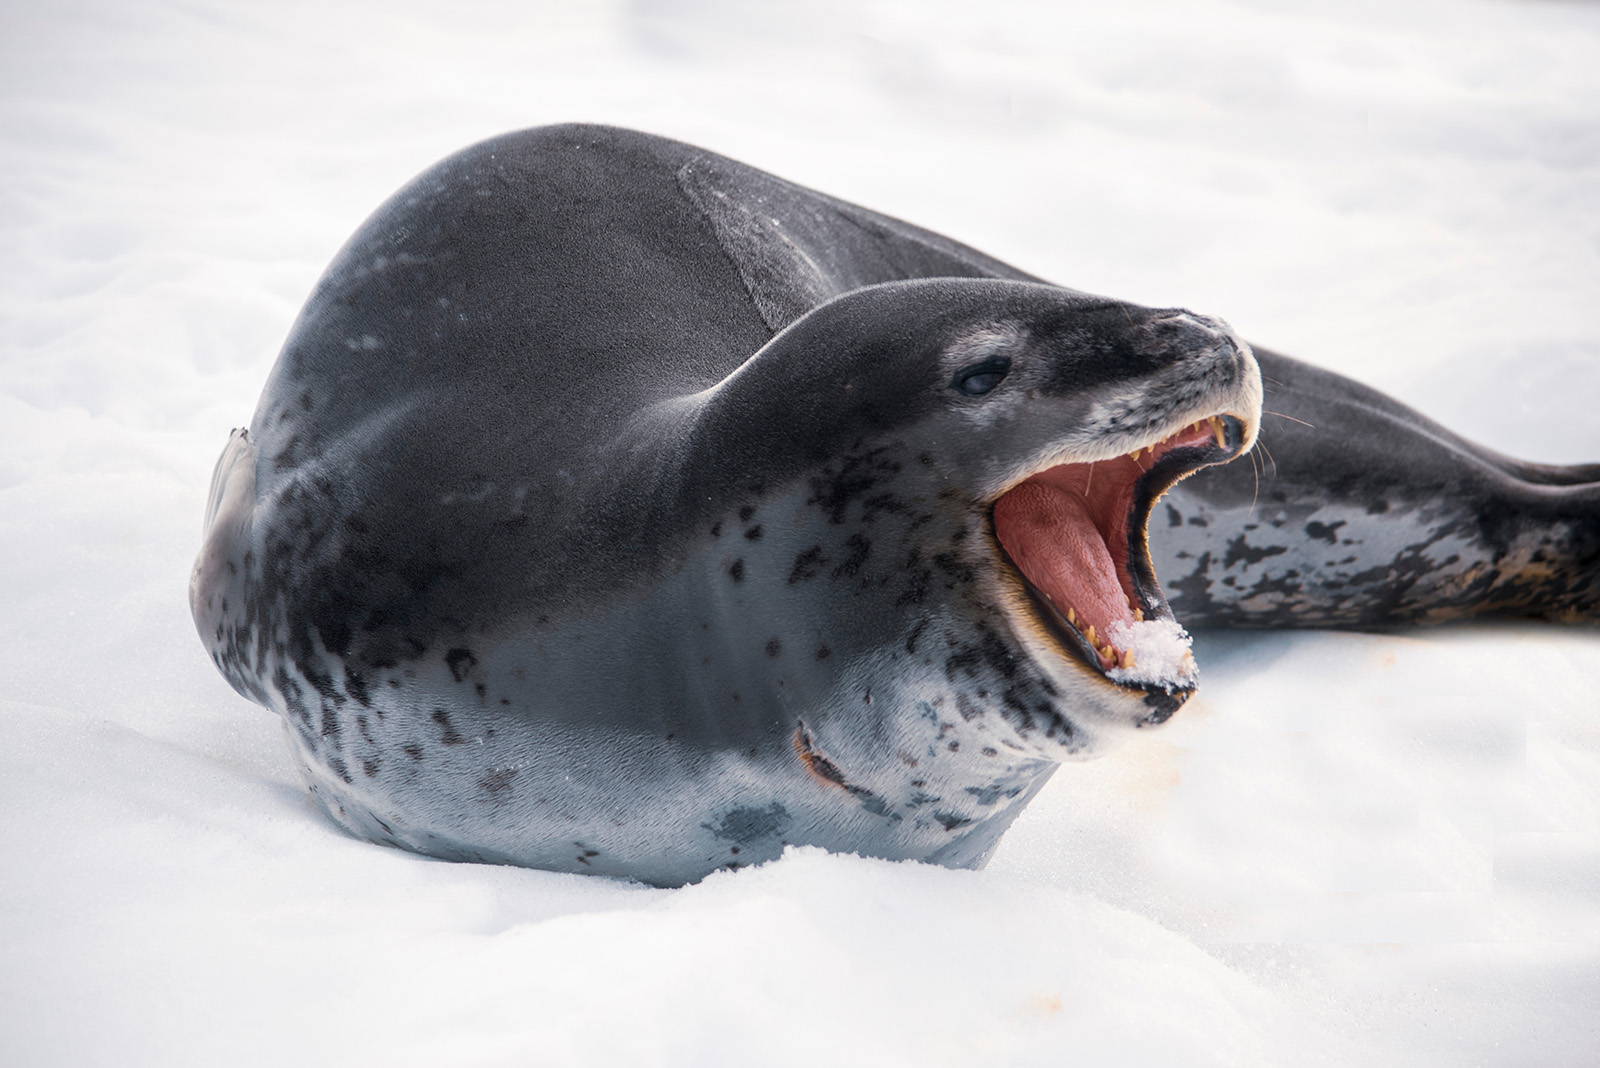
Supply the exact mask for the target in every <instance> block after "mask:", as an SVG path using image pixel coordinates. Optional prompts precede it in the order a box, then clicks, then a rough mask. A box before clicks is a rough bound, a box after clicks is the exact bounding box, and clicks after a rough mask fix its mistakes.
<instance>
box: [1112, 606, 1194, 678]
mask: <svg viewBox="0 0 1600 1068" xmlns="http://www.w3.org/2000/svg"><path fill="white" fill-rule="evenodd" d="M1106 637H1107V638H1108V639H1109V640H1110V642H1111V644H1112V645H1113V646H1115V647H1116V648H1118V649H1121V650H1122V651H1123V652H1127V653H1132V654H1133V666H1132V667H1119V668H1113V669H1112V670H1110V671H1108V672H1106V675H1107V676H1108V677H1110V678H1113V679H1115V680H1117V681H1118V682H1130V683H1150V684H1152V685H1166V686H1168V687H1169V688H1176V687H1177V686H1192V685H1194V684H1195V682H1196V678H1197V675H1198V671H1199V668H1198V665H1197V664H1196V663H1195V662H1194V657H1193V656H1192V654H1191V652H1190V649H1191V647H1192V644H1193V639H1191V638H1190V637H1189V632H1188V631H1186V630H1184V629H1183V628H1182V627H1180V626H1178V624H1176V623H1174V622H1173V621H1172V620H1170V619H1142V620H1137V621H1135V622H1133V623H1124V622H1122V620H1120V619H1116V620H1112V621H1111V623H1110V625H1108V626H1107V627H1106Z"/></svg>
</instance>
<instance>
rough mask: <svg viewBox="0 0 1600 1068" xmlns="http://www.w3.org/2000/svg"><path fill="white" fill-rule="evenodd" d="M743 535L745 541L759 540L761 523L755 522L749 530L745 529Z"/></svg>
mask: <svg viewBox="0 0 1600 1068" xmlns="http://www.w3.org/2000/svg"><path fill="white" fill-rule="evenodd" d="M744 537H745V540H746V541H760V540H761V524H760V523H757V524H756V525H755V526H753V527H751V528H750V529H749V530H747V531H745V532H744Z"/></svg>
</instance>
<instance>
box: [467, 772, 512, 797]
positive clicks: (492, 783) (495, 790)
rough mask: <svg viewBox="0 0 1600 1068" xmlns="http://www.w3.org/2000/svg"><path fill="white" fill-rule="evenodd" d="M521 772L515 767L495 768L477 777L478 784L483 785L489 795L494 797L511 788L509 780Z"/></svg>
mask: <svg viewBox="0 0 1600 1068" xmlns="http://www.w3.org/2000/svg"><path fill="white" fill-rule="evenodd" d="M521 774H522V772H521V771H520V770H519V769H517V768H495V769H494V770H493V771H490V772H489V773H488V774H486V775H484V777H483V778H481V779H479V780H478V785H479V786H481V787H483V788H484V790H485V791H486V792H487V793H488V794H489V796H491V797H495V796H497V795H499V794H502V793H504V792H505V791H507V790H509V789H511V780H512V779H515V778H516V777H517V776H518V775H521Z"/></svg>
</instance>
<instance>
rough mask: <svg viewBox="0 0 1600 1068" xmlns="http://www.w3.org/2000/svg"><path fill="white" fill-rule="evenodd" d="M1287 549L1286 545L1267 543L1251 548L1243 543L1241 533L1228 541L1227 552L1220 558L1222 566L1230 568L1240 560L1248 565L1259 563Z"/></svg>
mask: <svg viewBox="0 0 1600 1068" xmlns="http://www.w3.org/2000/svg"><path fill="white" fill-rule="evenodd" d="M1288 551H1289V549H1288V547H1287V546H1284V545H1268V546H1265V547H1263V548H1260V549H1256V548H1252V547H1251V546H1249V545H1246V544H1245V543H1244V535H1243V534H1241V535H1239V536H1238V537H1237V538H1234V539H1233V540H1232V541H1230V542H1229V543H1228V552H1227V554H1226V555H1225V556H1223V558H1222V566H1223V567H1224V568H1231V567H1233V565H1234V564H1237V563H1239V562H1240V561H1241V560H1242V561H1244V564H1245V566H1246V567H1249V566H1250V565H1252V564H1259V563H1260V562H1261V561H1263V560H1265V559H1266V558H1267V557H1269V556H1279V555H1281V554H1283V553H1286V552H1288Z"/></svg>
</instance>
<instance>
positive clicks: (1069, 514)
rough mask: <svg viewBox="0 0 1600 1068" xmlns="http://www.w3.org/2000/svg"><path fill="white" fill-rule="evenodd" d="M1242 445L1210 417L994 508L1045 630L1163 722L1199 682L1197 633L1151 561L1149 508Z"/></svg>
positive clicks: (1236, 431) (1239, 430)
mask: <svg viewBox="0 0 1600 1068" xmlns="http://www.w3.org/2000/svg"><path fill="white" fill-rule="evenodd" d="M1246 440H1247V439H1246V432H1245V424H1244V423H1243V422H1242V421H1241V420H1239V419H1238V418H1236V417H1234V416H1231V415H1213V416H1209V417H1207V418H1204V419H1201V420H1199V421H1198V422H1195V423H1191V424H1189V425H1188V426H1186V427H1184V428H1182V429H1181V430H1178V431H1177V432H1176V433H1173V434H1170V435H1168V436H1167V437H1165V438H1162V439H1160V440H1158V441H1154V442H1151V443H1149V444H1146V445H1141V446H1140V447H1139V448H1137V449H1135V450H1134V451H1132V452H1130V453H1127V454H1125V455H1122V456H1117V457H1114V458H1112V459H1109V460H1099V461H1096V462H1094V463H1066V464H1058V465H1056V466H1054V467H1049V468H1046V469H1045V470H1042V471H1038V472H1036V473H1035V474H1033V475H1031V476H1029V477H1028V478H1026V479H1024V480H1023V481H1022V482H1020V483H1018V484H1017V485H1015V486H1013V487H1012V488H1011V489H1010V490H1007V491H1006V492H1005V493H1004V494H1002V495H1001V497H1000V498H999V500H997V501H995V504H994V531H995V536H996V538H997V539H998V540H999V542H1000V546H1001V549H1002V553H1003V555H1004V557H1005V559H1006V560H1007V562H1009V563H1010V564H1011V566H1012V567H1014V568H1015V569H1016V572H1017V574H1018V575H1019V576H1020V577H1021V579H1022V585H1023V587H1024V589H1025V590H1026V591H1027V593H1028V598H1027V600H1028V602H1029V608H1030V609H1031V610H1032V613H1033V614H1034V615H1035V617H1036V618H1035V620H1034V622H1035V623H1036V624H1038V626H1039V629H1041V630H1043V631H1044V632H1045V633H1047V634H1049V635H1050V636H1051V637H1052V638H1053V639H1054V643H1055V644H1056V645H1057V646H1059V647H1060V649H1061V650H1062V651H1063V653H1064V655H1066V656H1068V657H1069V658H1072V659H1075V660H1077V661H1079V662H1081V663H1082V664H1084V665H1086V666H1087V667H1089V668H1091V669H1092V670H1093V672H1094V673H1096V674H1097V675H1098V676H1100V677H1102V678H1103V679H1105V680H1106V681H1107V682H1109V683H1111V684H1113V685H1115V686H1118V687H1122V688H1124V689H1128V690H1137V691H1144V692H1145V694H1146V695H1147V697H1146V702H1147V703H1148V704H1149V705H1150V706H1151V707H1152V709H1154V710H1155V711H1156V713H1157V714H1156V716H1155V717H1153V719H1155V720H1156V721H1159V720H1160V719H1165V718H1166V717H1167V716H1170V715H1171V714H1172V713H1173V712H1175V711H1176V710H1177V709H1178V707H1179V706H1180V705H1181V704H1182V703H1183V701H1184V700H1185V699H1186V698H1187V697H1188V695H1189V694H1190V693H1191V692H1192V691H1193V689H1194V685H1195V677H1196V676H1195V665H1194V658H1193V657H1192V656H1191V655H1190V654H1189V637H1188V635H1187V634H1185V633H1184V631H1183V629H1182V628H1181V627H1180V626H1178V623H1177V621H1176V620H1175V619H1174V618H1173V615H1172V609H1171V608H1170V607H1168V605H1167V600H1166V598H1165V597H1163V596H1162V594H1161V587H1160V585H1158V584H1157V582H1156V576H1155V569H1154V568H1153V567H1152V566H1151V564H1150V552H1149V543H1148V540H1147V521H1148V519H1149V515H1150V509H1151V507H1152V506H1153V505H1154V504H1155V501H1156V500H1157V498H1159V497H1160V496H1161V495H1162V494H1163V493H1165V492H1166V491H1167V490H1168V489H1169V488H1170V487H1171V486H1172V485H1173V484H1174V483H1176V482H1177V481H1178V480H1179V479H1181V478H1183V477H1184V476H1186V475H1188V474H1190V473H1192V472H1194V471H1196V470H1198V469H1199V468H1201V467H1206V466H1208V465H1210V464H1214V463H1221V462H1223V461H1226V460H1229V459H1232V458H1233V457H1234V456H1235V455H1237V454H1238V453H1239V452H1240V451H1241V446H1242V445H1243V444H1244V443H1245V441H1246Z"/></svg>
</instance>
